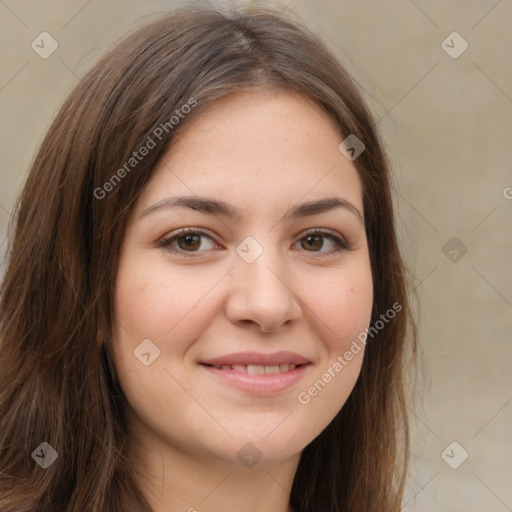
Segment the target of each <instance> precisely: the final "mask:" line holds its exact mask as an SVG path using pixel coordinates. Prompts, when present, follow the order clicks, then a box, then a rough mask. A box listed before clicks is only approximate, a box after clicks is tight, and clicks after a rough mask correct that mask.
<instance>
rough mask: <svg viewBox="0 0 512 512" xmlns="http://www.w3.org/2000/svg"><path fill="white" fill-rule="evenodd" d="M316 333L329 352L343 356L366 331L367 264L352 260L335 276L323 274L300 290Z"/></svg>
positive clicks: (370, 285)
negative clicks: (321, 335) (310, 313)
mask: <svg viewBox="0 0 512 512" xmlns="http://www.w3.org/2000/svg"><path fill="white" fill-rule="evenodd" d="M304 297H305V300H306V301H307V302H308V305H310V308H311V310H312V312H313V313H314V316H316V318H317V321H316V325H317V327H318V329H319V332H322V333H323V338H324V342H325V343H326V344H327V346H328V349H329V351H330V352H331V356H332V352H333V351H337V352H339V353H343V352H344V351H345V350H347V347H349V346H350V344H351V342H352V341H353V340H354V339H356V338H357V336H358V335H359V334H360V333H361V332H362V331H364V329H365V328H367V327H368V325H369V323H370V319H371V313H372V306H373V282H372V275H371V268H370V264H369V261H368V260H367V259H366V258H358V259H357V260H356V259H354V261H353V262H351V264H350V265H346V266H345V267H343V268H342V269H341V270H340V272H339V273H333V274H326V275H325V276H322V277H320V278H316V279H315V286H312V283H310V284H309V286H307V285H305V286H304Z"/></svg>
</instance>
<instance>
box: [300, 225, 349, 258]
mask: <svg viewBox="0 0 512 512" xmlns="http://www.w3.org/2000/svg"><path fill="white" fill-rule="evenodd" d="M297 243H300V246H301V248H302V249H304V250H305V251H306V252H317V253H319V254H324V253H325V254H331V253H336V252H340V251H344V250H345V251H346V250H349V249H350V247H349V245H348V244H347V242H346V241H345V240H344V239H343V238H342V237H341V236H340V235H339V234H337V233H336V232H335V231H330V230H329V231H327V230H320V229H313V230H310V232H307V233H306V234H305V236H303V237H302V238H301V239H300V240H299V241H298V242H297Z"/></svg>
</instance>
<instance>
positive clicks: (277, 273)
mask: <svg viewBox="0 0 512 512" xmlns="http://www.w3.org/2000/svg"><path fill="white" fill-rule="evenodd" d="M271 252H272V251H270V250H268V249H267V250H264V252H263V254H261V255H260V256H259V257H258V258H257V259H256V260H255V261H253V262H252V263H247V262H245V261H244V260H243V259H242V258H239V257H237V261H236V263H235V265H234V268H233V269H232V271H231V276H230V279H231V281H230V293H229V297H228V300H227V305H226V315H227V316H228V318H229V320H230V321H231V322H233V323H235V324H237V325H239V326H240V325H252V326H254V328H257V329H259V330H260V331H261V332H265V333H269V332H273V331H278V330H279V329H280V328H282V327H284V326H289V325H291V324H293V323H294V321H296V320H298V319H299V318H300V317H301V315H302V308H301V304H300V302H299V299H298V298H297V297H296V295H295V293H294V291H293V280H292V279H291V272H290V271H289V269H288V268H287V266H286V262H285V261H284V258H285V256H284V255H278V254H275V253H272V254H271Z"/></svg>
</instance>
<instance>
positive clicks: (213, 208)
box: [139, 196, 364, 224]
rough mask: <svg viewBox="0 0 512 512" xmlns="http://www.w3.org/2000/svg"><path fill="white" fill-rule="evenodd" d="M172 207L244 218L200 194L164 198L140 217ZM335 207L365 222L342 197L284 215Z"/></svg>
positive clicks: (299, 215) (307, 204)
mask: <svg viewBox="0 0 512 512" xmlns="http://www.w3.org/2000/svg"><path fill="white" fill-rule="evenodd" d="M172 208H190V209H192V210H196V211H198V212H201V213H207V214H210V215H219V216H222V217H228V218H231V219H236V220H240V219H241V218H242V214H241V213H240V212H239V211H238V210H237V209H236V208H235V207H233V206H232V205H230V204H229V203H226V202H224V201H218V200H216V199H211V198H209V197H200V196H178V197H169V198H166V199H162V200H161V201H158V202H157V203H155V204H153V205H151V206H150V207H148V208H146V209H145V210H144V211H143V212H142V213H141V215H140V217H139V218H142V217H145V216H147V215H150V214H151V213H153V212H155V211H158V210H163V209H165V210H168V209H172ZM334 208H345V209H346V210H348V211H350V212H351V213H353V214H354V215H355V216H356V217H357V218H358V219H359V220H360V221H361V222H362V223H363V224H364V218H363V215H362V214H361V212H360V211H359V209H358V208H357V207H356V206H355V205H353V204H352V203H351V202H350V201H347V200H346V199H343V198H341V197H327V198H325V199H319V200H316V201H307V202H305V203H300V204H297V205H294V206H293V207H291V208H290V209H289V210H288V212H287V213H286V214H285V215H284V218H285V219H289V218H303V217H309V216H312V215H318V214H320V213H324V212H327V211H329V210H332V209H334Z"/></svg>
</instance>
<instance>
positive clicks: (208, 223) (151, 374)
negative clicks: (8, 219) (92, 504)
mask: <svg viewBox="0 0 512 512" xmlns="http://www.w3.org/2000/svg"><path fill="white" fill-rule="evenodd" d="M341 141H342V137H341V135H340V134H339V133H338V132H337V130H336V129H335V127H334V125H333V124H332V122H331V120H330V119H329V117H328V116H327V115H326V114H325V113H324V112H323V111H322V110H321V109H320V108H319V107H318V106H316V105H314V104H313V103H312V102H310V101H306V100H305V99H303V98H301V97H299V96H297V95H295V94H292V93H288V92H283V91H280V92H279V91H278V92H276V91H272V92H270V91H269V92H243V93H237V94H235V95H233V96H230V97H228V98H226V99H223V100H222V101H219V102H217V103H216V104H215V105H214V106H213V107H211V108H209V109H208V110H207V111H205V112H203V113H201V114H200V115H199V116H197V117H196V118H195V119H193V120H191V121H190V123H189V124H188V125H187V130H186V131H185V132H183V134H182V135H181V136H180V138H179V139H178V140H177V141H176V143H174V144H173V145H172V147H171V148H170V150H169V151H168V152H167V154H166V155H165V156H164V158H163V159H162V160H161V161H160V163H159V164H158V166H157V168H156V169H155V171H154V173H153V175H152V177H151V180H150V182H149V184H148V186H147V188H146V189H144V191H143V193H142V194H141V196H140V197H139V199H138V201H137V203H136V205H135V207H134V209H133V211H132V214H131V217H130V220H129V223H128V226H127V231H126V235H125V240H124V244H123V248H122V253H121V258H120V262H119V270H118V275H117V280H116V289H115V317H116V324H115V336H114V362H115V366H116V370H117V374H118V375H119V379H120V384H121V387H122V389H123V391H124V394H125V396H126V398H127V401H128V404H129V407H128V411H127V418H128V424H129V427H130V444H129V446H130V454H131V457H132V458H133V459H134V461H135V463H134V470H136V471H137V472H138V473H137V478H138V482H139V485H140V488H141V490H142V491H143V493H144V494H145V495H146V497H147V499H148V501H149V503H150V505H151V506H152V507H153V510H154V512H164V511H165V512H168V511H191V512H192V511H194V510H197V511H198V512H221V511H222V512H225V511H226V510H244V511H245V512H256V511H261V510H272V511H275V512H291V508H290V506H289V493H290V489H291V487H292V483H293V478H294V475H295V472H296V470H297V465H298V463H299V459H300V455H301V452H302V450H303V449H304V447H305V446H306V445H307V444H309V443H310V442H311V441H312V440H313V439H314V438H315V437H317V436H318V435H319V434H320V432H321V431H322V430H323V429H324V428H325V427H326V426H327V425H328V424H329V423H330V421H331V420H332V419H333V418H334V416H335V415H336V414H337V413H338V411H339V410H340V409H341V407H342V406H343V404H344V403H345V401H346V400H347V398H348V396H349V394H350V392H351V390H352V388H353V386H354V384H355V382H356V379H357V377H358V375H359V372H360V368H361V363H362V357H363V353H364V351H363V350H361V351H360V352H359V353H357V354H355V355H354V356H353V359H351V360H350V362H348V364H347V365H346V366H345V367H344V368H343V370H342V371H340V372H339V373H337V374H335V375H336V376H335V377H333V378H332V382H330V383H328V384H326V385H325V387H324V388H323V389H322V390H321V392H319V393H318V394H317V395H316V396H314V397H311V399H310V401H309V402H308V403H307V404H305V403H303V402H300V401H299V400H298V395H299V393H301V392H304V391H307V390H308V389H309V388H310V387H311V386H312V385H313V383H314V382H315V381H317V380H318V379H319V378H321V377H322V375H323V374H324V372H325V371H326V370H327V369H328V368H329V367H332V365H333V363H334V362H335V361H336V360H337V358H338V356H340V355H343V354H344V353H345V352H346V351H347V350H348V349H349V348H350V346H351V343H352V342H353V340H355V339H356V337H357V335H358V334H359V333H360V332H361V331H363V330H364V328H365V327H367V326H368V325H369V322H370V315H371V308H372V297H373V289H372V276H371V269H370V262H369V255H368V246H367V240H366V236H365V230H364V221H363V219H362V216H363V204H362V189H361V183H360V179H359V177H358V174H357V171H356V169H355V167H354V165H353V163H352V162H350V161H349V160H347V159H346V158H345V157H344V156H343V155H342V154H341V152H340V151H339V150H338V145H339V144H340V142H341ZM177 196H187V197H189V198H190V197H192V198H194V197H196V196H200V197H207V198H208V199H213V200H215V201H222V202H225V203H228V204H229V205H231V206H232V208H233V209H236V211H237V212H238V214H239V216H238V217H230V216H228V215H224V214H222V213H220V212H216V213H215V214H213V213H208V212H205V211H200V210H197V209H193V208H191V207H187V206H179V207H177V206H173V207H169V206H168V207H163V206H161V207H159V208H153V209H152V211H150V212H147V210H148V209H149V208H150V207H152V206H153V205H155V204H157V203H159V202H161V201H163V200H165V199H168V198H171V197H172V198H175V197H177ZM333 197H337V198H340V199H342V200H343V201H345V206H338V207H332V208H329V209H327V210H325V211H322V212H318V211H317V212H315V213H314V214H310V215H304V216H286V214H287V213H288V212H290V211H291V210H292V209H293V208H295V207H296V206H298V205H299V204H303V203H306V202H310V201H319V200H322V199H326V198H333ZM346 205H349V206H346ZM144 212H146V214H144ZM309 213H311V212H309ZM358 214H359V215H358ZM188 227H190V228H193V229H192V231H193V233H192V234H190V233H189V234H188V236H187V234H185V235H183V234H181V235H180V237H178V238H177V239H176V238H175V239H174V240H172V241H171V242H170V245H169V246H167V247H165V246H162V245H159V241H161V240H162V239H169V238H171V237H172V236H174V235H175V234H176V231H177V230H179V229H181V228H188ZM326 229H327V230H330V231H331V232H333V233H334V235H335V236H337V237H338V238H340V239H341V240H342V241H345V242H346V243H347V244H348V246H349V249H341V250H336V249H337V247H338V246H337V244H336V242H335V241H334V239H332V238H330V236H329V234H325V233H318V230H326ZM194 230H196V231H194ZM307 230H311V231H312V232H313V233H311V232H310V233H308V234H305V231H307ZM197 231H199V233H198V232H197ZM202 233H203V234H202ZM315 233H316V234H315ZM247 237H252V239H249V241H246V240H245V239H246V238H247ZM243 241H245V242H244V243H242V244H241V242H243ZM254 241H256V243H255V242H254ZM237 247H238V249H239V251H238V252H237ZM172 249H174V250H175V251H177V252H172ZM258 250H260V251H261V250H262V252H261V254H259V252H257V251H258ZM246 255H247V256H246ZM255 255H257V257H256V258H255V259H254V261H252V262H250V263H249V262H248V261H247V260H248V258H249V257H250V256H255ZM146 339H150V340H151V343H152V344H153V345H145V346H144V347H145V349H144V354H145V356H144V357H145V358H146V361H148V360H149V359H150V358H153V357H154V354H155V352H154V348H152V347H155V346H156V347H158V349H159V350H160V354H159V355H158V357H156V358H155V359H154V360H153V361H152V362H151V363H150V364H148V365H145V364H143V363H141V360H140V359H138V358H137V357H136V356H135V355H134V350H135V351H136V349H137V347H138V346H139V345H140V344H141V342H142V341H143V340H146ZM148 347H149V348H148ZM283 351H284V352H287V353H293V354H295V356H301V357H302V358H303V359H305V360H307V363H305V364H302V363H301V365H300V366H299V363H297V367H296V368H295V369H293V367H292V366H289V367H286V366H285V367H280V366H279V365H277V366H278V368H277V369H276V365H275V364H269V365H261V364H260V365H258V364H254V365H253V366H252V367H251V369H250V372H249V373H245V375H244V376H243V377H247V379H246V380H244V382H242V384H240V378H239V377H240V373H244V369H245V372H247V371H248V370H247V368H248V367H247V365H245V366H244V364H243V361H239V363H240V364H239V365H238V366H236V367H235V368H233V367H232V366H224V367H223V368H217V369H215V368H214V367H213V366H208V365H207V364H206V363H205V361H208V360H212V359H216V358H221V359H222V357H225V356H226V355H230V354H233V353H243V354H247V353H253V354H254V353H256V354H259V355H260V356H261V354H263V355H267V356H268V355H269V356H270V357H272V356H273V355H275V354H276V353H278V352H283ZM260 356H257V357H260ZM295 356H293V357H295ZM241 357H242V358H243V357H245V356H244V355H243V356H241ZM283 357H284V358H285V359H286V357H292V356H289V355H285V356H283ZM269 361H270V359H269ZM274 362H275V361H274ZM230 364H233V363H230ZM281 364H286V363H283V362H281ZM263 366H265V367H264V368H263ZM261 368H263V370H261ZM262 371H263V372H265V373H268V375H263V376H262V375H260V373H261V372H262ZM331 371H332V370H331ZM251 372H252V373H256V375H252V373H251ZM276 372H280V373H279V374H277V373H276ZM227 373H230V374H236V373H238V375H235V377H234V380H229V379H227V378H224V377H223V375H224V376H225V375H226V374H227ZM221 374H222V375H221ZM286 374H288V377H289V376H290V375H295V377H292V378H290V379H288V380H287V381H286V382H284V381H285V380H286V379H284V380H283V382H284V384H283V383H282V382H281V381H280V380H279V377H281V376H283V375H286ZM242 380H243V379H242ZM233 382H235V384H233ZM247 443H252V444H251V445H248V446H246V447H245V449H244V450H245V451H244V450H242V452H241V454H240V453H239V452H240V450H241V449H242V448H243V447H244V446H245V445H246V444H247ZM237 454H238V455H237ZM253 460H254V461H255V462H253ZM244 461H245V462H244Z"/></svg>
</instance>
